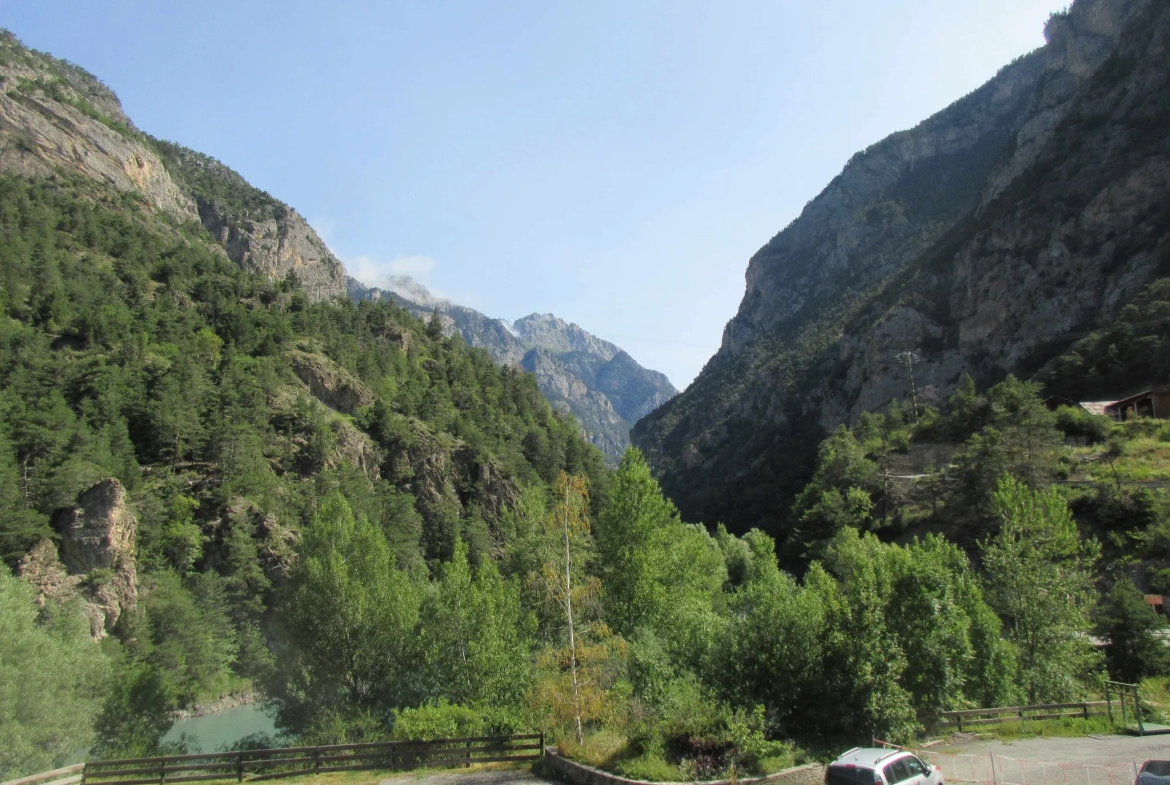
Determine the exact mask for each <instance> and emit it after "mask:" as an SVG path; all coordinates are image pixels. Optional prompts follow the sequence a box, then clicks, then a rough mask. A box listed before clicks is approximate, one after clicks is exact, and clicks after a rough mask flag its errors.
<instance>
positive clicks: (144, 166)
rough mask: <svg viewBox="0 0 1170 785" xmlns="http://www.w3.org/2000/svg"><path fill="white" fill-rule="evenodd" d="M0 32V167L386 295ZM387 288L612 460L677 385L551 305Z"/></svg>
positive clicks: (285, 218) (323, 285)
mask: <svg viewBox="0 0 1170 785" xmlns="http://www.w3.org/2000/svg"><path fill="white" fill-rule="evenodd" d="M4 35H5V40H4V43H5V51H6V52H7V56H6V57H5V60H4V62H3V63H2V64H0V141H2V143H3V144H2V146H0V172H6V173H12V174H19V175H24V176H28V177H34V178H45V177H52V176H53V173H54V171H55V170H57V169H63V170H66V171H70V172H75V173H79V174H82V175H84V176H86V177H88V178H90V179H93V180H96V181H98V182H101V183H103V184H105V185H108V186H111V187H113V188H114V189H116V190H117V191H120V192H122V193H124V194H127V195H129V196H132V197H135V198H141V199H143V200H144V201H145V202H146V203H147V204H148V205H150V207H151V208H152V209H153V210H155V211H157V212H158V213H159V214H161V215H165V216H167V217H168V219H169V220H172V221H175V222H177V223H179V224H182V223H184V222H188V221H197V222H198V223H199V224H201V225H202V226H203V228H204V229H205V230H206V231H207V232H208V233H209V234H210V235H211V236H212V237H213V238H214V240H215V241H216V243H217V244H218V245H219V246H220V247H221V248H222V250H223V252H224V253H226V254H227V256H228V257H229V258H230V259H231V260H232V261H233V262H235V263H236V264H238V265H239V266H240V267H242V268H243V269H244V270H246V271H248V272H254V273H259V274H262V275H265V276H267V277H268V278H270V279H272V280H280V279H283V278H285V277H287V276H290V275H291V276H293V277H294V278H295V279H296V280H297V282H298V285H299V286H300V288H301V289H302V290H303V291H304V292H305V293H306V294H307V295H308V297H309V299H310V301H319V300H326V301H328V300H332V299H334V298H337V297H345V296H350V297H352V298H355V299H358V300H361V299H378V298H379V297H382V296H383V293H382V292H381V290H378V289H367V288H366V287H364V286H362V285H361V284H360V283H358V282H356V281H354V280H353V279H352V278H349V277H348V276H347V275H346V270H345V265H344V264H343V263H342V261H341V260H340V259H339V258H338V257H337V255H336V254H334V253H333V252H332V251H331V250H330V249H329V248H328V246H327V245H326V244H325V242H324V241H323V240H322V239H321V238H320V237H319V236H318V234H317V233H316V232H315V231H314V230H313V228H312V227H311V226H310V225H309V223H308V222H307V221H306V220H305V219H304V218H303V217H302V216H301V215H300V214H299V213H298V212H297V211H296V210H295V209H294V208H293V207H291V206H289V205H287V204H285V203H284V202H282V201H280V200H279V199H276V198H274V197H273V196H271V195H270V194H268V193H266V192H264V191H262V190H260V189H258V188H255V187H253V186H252V185H250V184H249V183H248V182H247V181H246V180H244V178H243V177H241V176H240V175H239V174H238V173H237V172H235V171H233V170H232V169H231V168H229V167H228V166H225V165H224V164H223V163H221V162H219V161H218V160H216V159H214V158H212V157H211V156H208V155H204V154H202V153H199V152H196V151H194V150H190V149H188V148H186V147H183V146H181V145H178V144H174V143H171V142H167V141H163V140H159V139H154V138H152V137H150V136H149V135H147V134H145V133H143V132H141V131H140V130H139V129H138V128H136V127H135V125H134V123H133V121H131V119H130V118H129V117H127V116H126V114H125V113H124V112H123V110H122V106H121V103H120V102H119V101H118V98H117V96H115V95H114V94H113V93H112V92H111V91H110V90H109V89H108V88H107V87H106V86H105V85H103V84H102V83H101V82H100V81H98V80H97V79H96V78H94V77H93V76H92V75H91V74H89V73H88V72H86V71H84V70H83V69H81V68H79V67H77V66H74V65H72V64H70V63H67V62H65V61H61V60H57V59H55V58H49V57H48V56H45V55H40V53H34V52H29V51H28V50H25V49H24V48H23V47H22V46H21V45H20V44H19V42H18V41H16V39H15V38H14V37H13V36H12V35H11V34H10V33H5V34H4ZM385 296H390V297H393V298H394V300H395V301H396V302H397V303H398V304H400V305H402V306H403V307H406V308H407V309H408V310H410V311H411V312H412V313H415V314H416V315H419V316H421V317H424V318H425V317H428V316H429V315H430V313H431V311H432V310H434V309H436V308H437V309H438V310H439V311H440V313H441V319H442V320H443V322H444V327H445V329H446V331H447V332H448V333H451V332H455V331H457V332H459V333H460V334H461V335H462V336H463V338H464V340H465V341H466V342H467V343H468V344H469V345H471V346H475V347H480V348H483V349H486V350H487V351H488V352H489V353H490V354H491V355H492V357H493V359H495V360H496V362H498V363H501V364H505V363H506V364H510V365H519V366H520V367H523V368H524V369H525V370H526V371H528V372H530V373H534V374H536V376H537V379H538V381H539V385H540V389H541V391H542V392H544V393H545V395H547V396H548V398H549V400H550V402H552V403H553V405H554V407H556V408H557V409H558V410H560V411H562V412H566V413H571V414H573V415H574V416H575V417H576V418H577V419H578V421H579V423H580V424H581V427H582V430H583V432H584V433H585V434H586V435H587V438H588V439H589V440H590V441H591V442H592V443H594V444H595V445H597V446H598V447H599V448H600V449H601V450H602V451H603V452H604V454H605V455H606V457H607V459H608V460H609V461H610V462H611V463H612V462H616V461H617V459H618V458H619V457H620V456H621V454H622V452H623V451H624V450H625V448H626V447H627V446H628V444H629V432H630V428H631V427H632V426H633V423H634V422H636V421H637V420H638V418H640V417H641V416H643V415H644V414H646V413H647V412H649V411H651V410H652V409H653V408H655V407H656V406H658V405H660V404H662V403H664V402H665V401H666V400H668V399H669V398H670V397H672V396H673V395H675V393H676V392H677V391H676V390H675V389H674V387H673V386H671V384H670V382H669V381H668V380H667V379H666V377H665V376H664V375H662V374H661V373H657V372H654V371H649V370H646V369H644V368H642V367H641V366H640V365H638V363H636V362H635V361H634V360H633V358H631V357H630V356H629V355H628V354H627V353H625V352H623V351H622V350H621V349H619V348H618V347H616V346H614V345H613V344H611V343H608V342H607V341H602V340H600V339H597V338H595V337H594V336H592V335H590V334H589V333H587V332H585V331H584V330H582V329H581V328H580V327H577V326H576V325H570V324H566V323H565V322H564V321H562V320H560V319H557V318H556V317H554V316H552V315H551V314H549V315H544V316H537V315H536V314H533V315H532V316H529V317H525V318H524V319H521V320H518V321H517V322H516V324H515V325H514V326H513V328H512V329H509V326H508V325H507V324H506V323H504V322H502V321H501V320H498V319H490V318H488V317H486V316H484V315H483V314H480V313H478V312H477V311H474V310H472V309H470V308H464V307H462V306H458V305H454V304H451V303H448V302H446V301H443V300H439V299H437V298H434V297H432V296H431V295H430V293H429V292H427V291H426V289H425V288H423V287H422V286H421V285H419V284H417V283H415V282H413V281H409V280H399V281H398V283H397V285H396V286H395V287H394V291H392V292H390V291H388V292H386V293H385Z"/></svg>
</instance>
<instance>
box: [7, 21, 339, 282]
mask: <svg viewBox="0 0 1170 785" xmlns="http://www.w3.org/2000/svg"><path fill="white" fill-rule="evenodd" d="M59 171H66V172H70V173H76V174H80V175H83V176H85V177H88V178H90V179H92V180H96V181H98V182H100V183H103V184H106V185H110V186H113V187H114V188H116V189H118V190H119V191H123V192H126V193H133V194H137V195H139V196H141V197H142V199H143V200H144V201H145V202H146V203H148V204H149V205H151V206H152V208H153V209H156V210H159V211H160V212H164V213H167V214H169V215H171V216H173V217H174V218H175V219H177V220H178V221H180V222H190V221H198V222H201V223H202V224H203V225H204V227H205V228H206V229H207V230H208V231H209V232H210V233H211V235H212V236H213V237H214V238H215V239H216V241H217V242H218V243H219V244H220V245H221V246H222V247H223V249H224V251H225V252H226V253H227V255H228V257H229V258H231V259H232V261H234V262H236V263H237V264H239V265H240V266H241V267H243V268H244V269H246V270H250V271H252V272H256V273H260V274H262V275H266V276H268V277H269V278H271V279H273V280H283V279H284V278H285V277H286V276H288V275H289V274H290V273H291V274H292V275H293V276H295V277H296V279H297V280H298V281H299V283H300V285H301V288H302V289H304V291H305V293H306V294H307V295H308V297H309V299H311V300H328V299H332V298H334V297H339V296H340V297H344V296H345V293H346V278H345V267H344V266H343V265H342V263H341V262H340V261H339V260H338V259H337V257H336V256H335V255H334V254H333V253H332V252H331V251H330V250H329V249H328V248H327V247H326V246H325V243H324V242H323V241H322V240H321V238H320V237H318V236H317V233H316V232H314V231H313V229H312V227H310V226H309V224H308V223H307V222H306V221H305V219H304V218H302V217H301V216H300V215H299V214H298V213H297V212H296V210H294V209H292V208H291V207H289V206H288V205H286V204H284V203H283V202H280V201H278V200H277V199H274V198H273V197H271V196H269V195H268V194H267V193H264V192H263V191H261V190H259V189H257V188H253V187H252V186H251V185H249V184H248V183H247V182H246V181H245V180H244V179H243V178H242V177H240V175H239V174H237V173H236V172H234V171H232V170H231V169H229V168H228V167H227V166H224V165H223V164H222V163H220V162H219V161H216V160H215V159H214V158H211V157H209V156H206V155H201V154H199V153H196V152H195V151H193V150H188V149H186V148H184V147H182V146H180V145H175V144H171V143H169V142H163V141H161V140H158V139H153V138H151V137H150V136H148V135H147V134H145V133H143V132H141V131H139V130H138V129H137V128H135V127H134V124H133V123H132V122H131V121H130V118H128V117H127V116H126V115H125V113H124V112H123V111H122V104H121V102H120V101H119V100H118V97H117V96H116V95H114V93H113V92H111V91H110V89H109V88H107V87H106V86H105V85H103V84H102V83H101V82H100V81H98V80H97V79H96V78H95V77H94V76H92V75H90V74H88V73H86V72H85V71H83V70H82V69H80V68H78V67H77V66H75V65H72V64H70V63H67V62H65V61H63V60H57V59H56V58H54V57H51V56H49V55H47V54H44V53H41V52H34V51H32V50H29V49H27V48H25V47H24V46H22V45H21V44H20V42H19V41H17V40H16V38H15V37H14V36H12V34H11V33H6V32H0V173H14V174H21V175H25V176H28V177H49V176H52V175H53V174H54V173H56V172H59Z"/></svg>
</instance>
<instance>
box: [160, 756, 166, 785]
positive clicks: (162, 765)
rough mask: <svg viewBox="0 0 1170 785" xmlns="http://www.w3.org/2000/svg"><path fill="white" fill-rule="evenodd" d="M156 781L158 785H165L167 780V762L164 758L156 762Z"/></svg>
mask: <svg viewBox="0 0 1170 785" xmlns="http://www.w3.org/2000/svg"><path fill="white" fill-rule="evenodd" d="M158 781H159V785H165V783H166V781H167V762H166V761H165V760H164V761H162V762H161V763H159V764H158Z"/></svg>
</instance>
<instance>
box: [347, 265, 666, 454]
mask: <svg viewBox="0 0 1170 785" xmlns="http://www.w3.org/2000/svg"><path fill="white" fill-rule="evenodd" d="M349 296H350V298H352V299H353V300H355V301H358V302H360V301H362V300H372V301H375V302H376V301H380V300H384V299H387V298H390V299H393V300H394V301H395V302H397V303H399V304H400V305H402V306H403V307H405V308H407V309H408V310H410V311H411V312H412V313H413V314H415V315H416V316H418V317H419V318H421V319H429V318H430V317H431V315H432V314H434V313H438V315H439V320H440V322H441V323H442V325H443V330H444V332H445V333H446V334H448V335H451V334H453V333H456V332H458V333H459V334H460V335H461V336H462V337H463V340H464V341H465V342H467V344H468V345H469V346H474V347H477V348H480V349H484V350H486V351H487V352H488V353H489V354H490V355H491V356H492V359H494V360H495V361H496V362H497V363H500V364H501V365H519V366H520V367H522V368H524V370H526V371H528V372H529V373H531V374H534V375H535V376H536V381H537V384H538V385H539V387H540V391H541V392H542V393H543V394H544V397H545V398H547V399H548V400H549V402H550V403H552V405H553V407H554V408H556V409H557V410H558V411H562V412H567V413H570V414H572V415H573V416H574V417H576V418H577V422H578V423H580V425H581V430H582V432H583V433H584V434H585V437H586V438H587V439H589V441H590V442H592V443H593V444H594V445H595V446H596V447H597V448H598V449H600V450H601V451H602V452H603V453H604V454H605V456H606V459H607V460H608V461H609V462H610V463H616V462H617V461H618V460H619V459H620V458H621V456H622V453H623V452H625V450H626V447H628V446H629V444H630V438H629V433H630V428H631V427H632V426H633V424H634V423H635V422H636V421H637V420H638V418H639V417H642V416H644V415H645V414H647V413H649V412H651V411H653V410H654V409H656V408H658V407H659V406H661V405H662V404H663V403H665V402H666V401H668V400H670V399H671V398H672V397H674V396H675V395H677V394H678V391H677V390H676V389H675V388H674V386H673V385H672V384H671V383H670V380H669V379H667V378H666V376H665V375H664V374H661V373H659V372H658V371H651V370H649V369H646V368H643V367H642V366H641V365H639V364H638V363H637V362H636V361H635V360H634V358H632V357H630V355H629V354H627V353H626V352H624V351H622V350H621V349H620V348H619V347H617V346H615V345H614V344H612V343H610V342H609V341H603V340H602V339H600V338H598V337H596V336H595V335H592V334H590V333H589V332H587V331H586V330H584V329H582V328H581V327H579V326H578V325H576V324H571V323H569V322H566V321H565V320H564V319H560V318H558V317H556V316H554V315H553V314H551V313H546V314H536V313H534V314H529V315H528V316H525V317H522V318H520V319H517V320H516V321H515V322H513V323H512V324H509V323H508V322H506V321H504V320H503V319H493V318H491V317H489V316H485V315H484V314H482V313H480V312H479V311H476V310H474V309H472V308H466V307H464V306H462V305H455V304H454V303H451V302H448V301H446V300H443V299H440V298H437V297H434V296H433V295H432V294H431V293H430V292H429V291H427V289H426V288H425V287H423V286H422V285H421V284H419V283H418V282H417V281H414V280H413V279H411V278H409V277H406V276H398V277H393V278H391V279H390V281H389V284H388V286H387V288H386V289H379V288H368V287H366V286H363V285H362V284H361V283H359V282H358V281H355V280H354V279H352V278H350V279H349Z"/></svg>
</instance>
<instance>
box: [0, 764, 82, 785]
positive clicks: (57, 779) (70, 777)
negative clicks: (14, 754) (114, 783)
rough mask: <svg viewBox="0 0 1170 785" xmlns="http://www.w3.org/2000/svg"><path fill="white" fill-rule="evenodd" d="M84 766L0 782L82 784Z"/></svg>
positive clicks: (13, 784) (17, 784)
mask: <svg viewBox="0 0 1170 785" xmlns="http://www.w3.org/2000/svg"><path fill="white" fill-rule="evenodd" d="M84 766H85V764H83V763H78V764H76V765H74V766H66V767H65V768H63V769H53V770H52V771H42V772H41V773H40V774H32V775H29V776H28V777H21V778H20V779H16V780H8V781H7V782H0V785H73V784H74V783H76V782H81V770H82V768H84Z"/></svg>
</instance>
